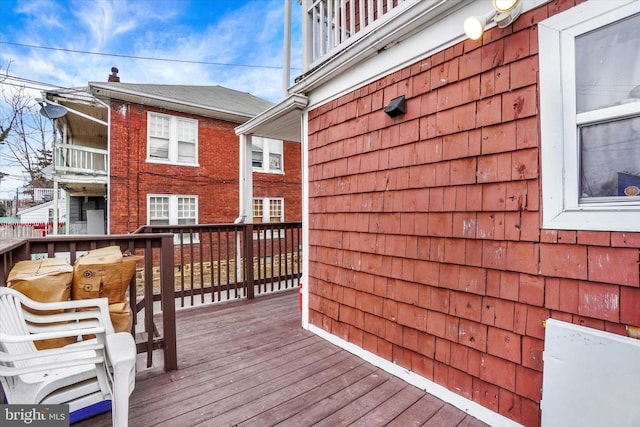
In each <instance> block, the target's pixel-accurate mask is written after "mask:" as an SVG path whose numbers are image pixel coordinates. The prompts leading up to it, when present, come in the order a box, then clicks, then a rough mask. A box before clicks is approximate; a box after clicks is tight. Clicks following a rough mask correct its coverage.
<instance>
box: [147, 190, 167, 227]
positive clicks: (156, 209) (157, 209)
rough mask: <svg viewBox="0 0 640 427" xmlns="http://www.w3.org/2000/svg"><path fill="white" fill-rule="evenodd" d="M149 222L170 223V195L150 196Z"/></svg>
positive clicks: (155, 223)
mask: <svg viewBox="0 0 640 427" xmlns="http://www.w3.org/2000/svg"><path fill="white" fill-rule="evenodd" d="M149 224H150V225H169V197H159V196H151V197H149Z"/></svg>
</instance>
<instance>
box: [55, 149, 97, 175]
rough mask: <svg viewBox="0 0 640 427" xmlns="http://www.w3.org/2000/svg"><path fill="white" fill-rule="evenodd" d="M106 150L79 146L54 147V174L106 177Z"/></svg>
mask: <svg viewBox="0 0 640 427" xmlns="http://www.w3.org/2000/svg"><path fill="white" fill-rule="evenodd" d="M107 155H108V151H107V150H101V149H99V148H91V147H83V146H80V145H71V144H57V145H56V173H78V174H85V175H107V165H108V162H107Z"/></svg>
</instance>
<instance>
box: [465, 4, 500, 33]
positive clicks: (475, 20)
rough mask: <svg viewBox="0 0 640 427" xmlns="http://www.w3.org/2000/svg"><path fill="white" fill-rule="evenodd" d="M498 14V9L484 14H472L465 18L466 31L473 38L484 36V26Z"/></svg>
mask: <svg viewBox="0 0 640 427" xmlns="http://www.w3.org/2000/svg"><path fill="white" fill-rule="evenodd" d="M494 16H496V11H495V10H492V11H490V12H487V13H485V14H484V15H482V16H470V17H468V18H467V19H465V20H464V33H465V34H466V35H467V37H469V38H470V39H471V40H478V39H479V38H480V37H482V33H483V32H484V27H486V25H487V24H488V23H489V21H491V20H492V19H493V17H494Z"/></svg>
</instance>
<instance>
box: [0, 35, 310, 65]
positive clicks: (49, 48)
mask: <svg viewBox="0 0 640 427" xmlns="http://www.w3.org/2000/svg"><path fill="white" fill-rule="evenodd" d="M0 44H4V45H9V46H19V47H27V48H30V49H45V50H54V51H58V52H69V53H82V54H85V55H97V56H109V57H114V58H127V59H141V60H145V61H162V62H177V63H182V64H200V65H215V66H220V67H246V68H266V69H274V70H281V69H282V66H275V65H256V64H234V63H225V62H210V61H195V60H190V59H176V58H154V57H151V56H139V55H125V54H120V53H106V52H94V51H89V50H79V49H67V48H61V47H53V46H41V45H33V44H25V43H15V42H7V41H0ZM294 69H298V68H295V67H294Z"/></svg>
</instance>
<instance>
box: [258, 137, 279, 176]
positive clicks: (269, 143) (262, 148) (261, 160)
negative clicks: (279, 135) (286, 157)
mask: <svg viewBox="0 0 640 427" xmlns="http://www.w3.org/2000/svg"><path fill="white" fill-rule="evenodd" d="M251 164H252V166H253V170H254V171H260V172H276V173H282V172H283V171H284V169H283V168H282V140H278V139H270V138H262V137H258V136H252V137H251Z"/></svg>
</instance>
